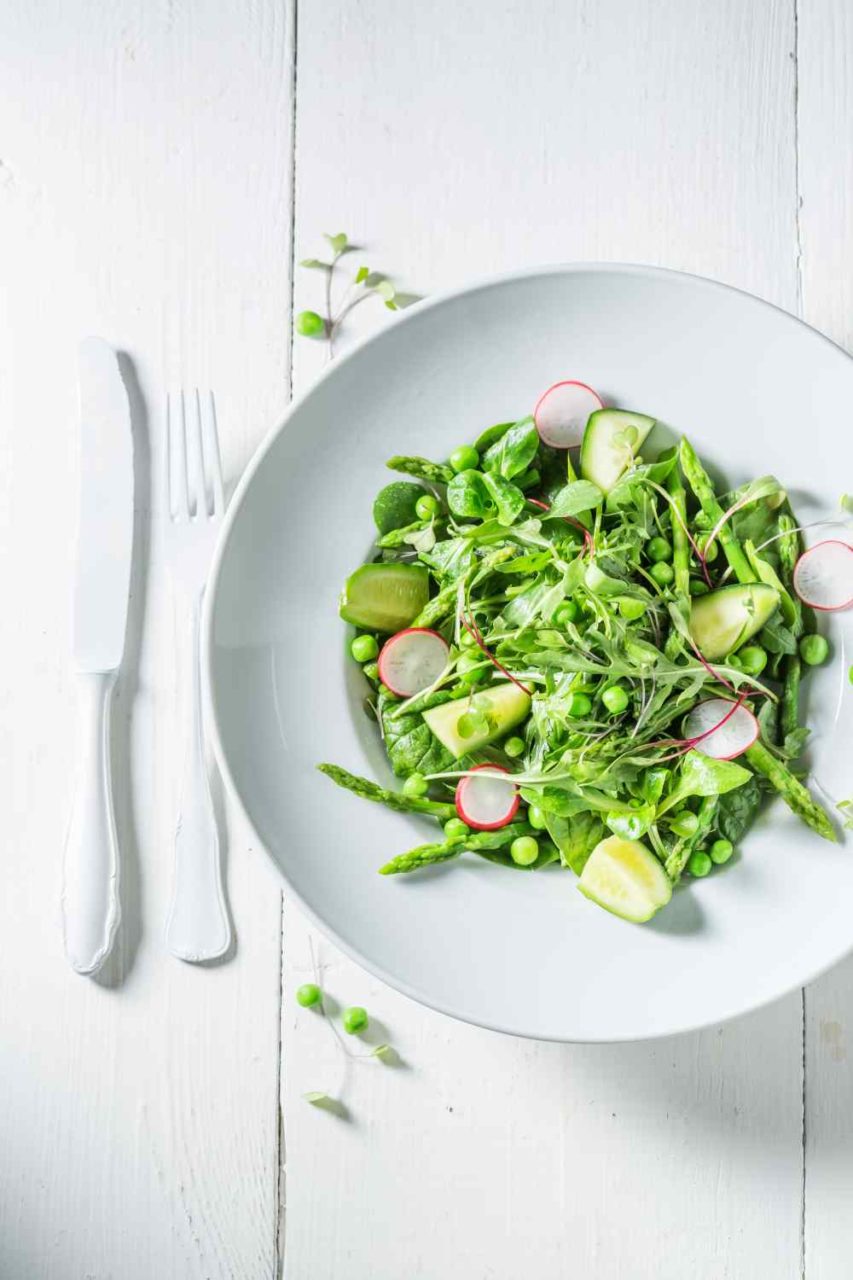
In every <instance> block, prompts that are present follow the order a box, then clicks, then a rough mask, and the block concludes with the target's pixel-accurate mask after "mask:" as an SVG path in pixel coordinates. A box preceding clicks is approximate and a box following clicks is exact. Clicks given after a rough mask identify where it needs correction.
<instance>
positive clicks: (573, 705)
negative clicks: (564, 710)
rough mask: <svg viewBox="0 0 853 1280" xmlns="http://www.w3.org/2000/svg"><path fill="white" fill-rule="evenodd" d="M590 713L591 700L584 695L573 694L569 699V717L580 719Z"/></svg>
mask: <svg viewBox="0 0 853 1280" xmlns="http://www.w3.org/2000/svg"><path fill="white" fill-rule="evenodd" d="M590 711H592V699H591V698H588V697H587V696H586V694H585V693H573V694H572V696H571V697H570V698H569V715H570V716H574V717H575V718H576V719H580V718H582V717H583V716H588V715H589V713H590Z"/></svg>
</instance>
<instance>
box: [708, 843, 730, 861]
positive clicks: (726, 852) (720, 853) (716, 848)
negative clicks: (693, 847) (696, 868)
mask: <svg viewBox="0 0 853 1280" xmlns="http://www.w3.org/2000/svg"><path fill="white" fill-rule="evenodd" d="M734 851H735V847H734V845H733V844H732V842H731V840H715V841H714V843H713V844H712V845H711V849H710V854H711V861H712V862H714V863H716V865H717V866H718V867H721V866H722V865H723V863H724V862H728V860H729V858H730V857H731V856H732V854H733V853H734Z"/></svg>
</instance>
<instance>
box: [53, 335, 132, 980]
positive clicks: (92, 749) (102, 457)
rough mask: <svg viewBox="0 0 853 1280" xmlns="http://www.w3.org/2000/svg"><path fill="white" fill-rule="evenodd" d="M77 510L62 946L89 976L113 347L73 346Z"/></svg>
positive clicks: (123, 500)
mask: <svg viewBox="0 0 853 1280" xmlns="http://www.w3.org/2000/svg"><path fill="white" fill-rule="evenodd" d="M79 380H80V510H79V523H78V539H77V574H76V589H75V593H74V639H73V656H74V663H75V666H76V668H77V671H78V679H79V684H80V712H79V722H80V729H79V734H80V740H79V748H78V752H77V769H78V778H77V791H76V796H75V801H74V808H73V811H72V816H71V823H70V825H69V829H68V837H67V840H66V845H65V860H64V883H63V889H62V915H63V929H64V934H65V950H66V954H67V955H68V959H69V961H70V962H71V965H72V967H73V968H74V969H76V970H77V972H78V973H84V974H92V973H97V971H98V969H100V967H101V965H102V964H103V962H104V961H105V960H106V958H107V956H108V955H109V953H110V951H111V949H112V945H113V942H114V940H115V936H116V932H117V930H118V925H119V919H120V915H121V910H120V906H119V850H118V840H117V838H116V826H115V818H114V813H113V797H112V772H111V768H110V703H111V699H112V691H113V687H114V685H115V682H116V677H117V675H118V670H119V667H120V666H121V661H122V655H123V653H124V639H125V631H126V628H127V608H128V599H129V591H130V570H131V562H132V556H133V434H132V430H131V419H130V404H129V402H128V398H127V391H126V389H125V386H124V382H123V380H122V377H121V372H120V370H119V366H118V359H117V356H116V353H115V351H114V350H113V349H112V347H110V346H109V345H108V343H106V342H104V341H103V339H101V338H86V339H84V341H83V342H82V343H81V344H80V350H79Z"/></svg>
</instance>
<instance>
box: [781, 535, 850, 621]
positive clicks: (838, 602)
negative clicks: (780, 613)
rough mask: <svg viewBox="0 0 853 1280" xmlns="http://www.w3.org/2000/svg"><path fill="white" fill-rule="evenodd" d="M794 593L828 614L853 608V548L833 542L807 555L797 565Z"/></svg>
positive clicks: (814, 607)
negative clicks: (852, 605)
mask: <svg viewBox="0 0 853 1280" xmlns="http://www.w3.org/2000/svg"><path fill="white" fill-rule="evenodd" d="M794 590H795V591H796V593H797V595H798V596H799V597H800V599H801V600H802V601H803V603H804V604H808V605H811V607H812V609H822V610H823V611H824V612H831V611H833V610H835V609H846V608H847V607H848V605H851V604H853V547H851V546H849V545H848V544H847V543H846V542H839V541H838V540H837V539H836V538H830V539H828V540H827V541H826V542H819V543H818V544H817V546H815V547H811V548H810V550H808V551H804V552H803V554H802V555H801V556H800V558H799V560H798V561H797V563H796V564H795V565H794Z"/></svg>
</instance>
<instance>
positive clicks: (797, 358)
mask: <svg viewBox="0 0 853 1280" xmlns="http://www.w3.org/2000/svg"><path fill="white" fill-rule="evenodd" d="M561 377H577V378H581V379H582V380H583V381H585V382H588V383H590V384H591V385H592V386H594V387H596V388H597V389H598V390H599V391H600V392H601V394H602V395H603V396H604V398H605V400H606V401H607V402H608V403H611V404H616V405H621V406H623V407H627V408H633V409H638V410H642V411H643V412H644V413H650V414H653V415H654V416H655V417H657V418H658V419H659V420H660V421H661V422H662V423H663V424H666V425H668V426H670V427H672V428H675V429H676V430H679V431H681V430H683V431H685V432H687V433H689V435H690V437H691V439H692V440H693V441H694V443H695V444H696V446H697V447H698V448H699V450H700V451H701V453H702V455H703V456H704V457H705V458H706V459H708V460H710V462H711V463H712V466H713V468H715V469H716V470H717V471H718V472H720V473H722V474H724V475H725V476H726V477H727V479H728V481H729V482H730V483H731V484H738V483H741V482H743V481H744V480H746V479H748V478H751V477H755V476H758V475H762V474H765V473H767V472H773V473H775V474H776V475H778V476H779V477H780V478H782V479H783V480H784V482H785V483H786V484H787V485H788V486H789V488H790V490H791V494H792V498H793V500H794V503H795V507H796V509H797V511H798V512H799V513H800V514H801V518H803V519H808V518H815V516H817V515H820V514H826V513H827V512H830V511H832V510H834V509H836V510H837V504H838V498H839V496H840V492H841V490H842V489H843V487H844V486H845V485H850V484H851V478H853V446H851V441H852V440H853V432H851V421H853V361H851V360H850V358H849V357H848V356H847V355H845V354H844V353H843V352H842V351H841V350H839V348H837V347H835V346H834V345H833V344H832V343H831V342H829V341H828V340H827V339H826V338H824V337H822V336H821V335H820V334H818V333H816V332H814V330H812V329H809V328H808V327H806V326H805V325H803V324H801V323H800V322H798V321H797V320H795V319H793V318H792V317H791V316H789V315H787V314H785V313H784V312H782V311H779V310H777V309H776V308H774V307H771V306H769V305H768V304H766V303H763V302H760V301H758V300H757V299H755V298H752V297H749V296H748V295H746V294H743V293H739V292H737V291H735V290H733V289H729V288H726V287H725V286H722V285H719V284H714V283H711V282H709V281H706V280H701V279H697V278H695V277H691V276H686V275H681V274H677V273H674V272H668V271H660V270H652V269H648V268H642V267H624V266H590V265H578V266H568V267H557V268H547V269H541V270H535V271H528V272H525V273H522V274H519V275H513V276H508V277H503V278H500V279H497V280H493V281H491V282H489V283H486V284H483V285H480V286H477V287H475V288H470V289H466V290H463V291H461V292H459V293H455V294H452V295H449V296H446V297H443V298H438V299H435V300H434V301H430V302H427V303H425V304H421V305H420V306H418V307H416V308H414V309H413V310H411V311H409V312H407V313H406V314H405V315H404V316H402V317H401V318H400V319H399V320H398V321H397V322H396V323H394V324H393V325H391V326H390V327H389V328H387V329H386V330H384V331H383V332H382V333H380V334H378V335H377V336H376V337H374V338H372V339H371V340H370V341H368V342H366V343H364V344H363V345H362V346H360V347H359V348H357V349H356V350H354V351H353V352H352V353H351V354H350V355H348V356H346V357H344V358H343V359H340V360H339V361H338V362H336V363H335V364H334V365H333V366H332V367H331V368H330V370H329V372H328V373H327V374H326V375H325V376H324V377H323V378H321V379H320V380H319V381H318V382H317V383H316V384H315V385H314V386H313V387H312V388H311V390H310V391H309V392H308V394H307V395H305V396H303V397H302V398H301V399H300V400H299V401H298V402H297V403H295V404H294V405H293V407H292V408H291V410H290V412H289V414H288V415H287V418H286V419H285V421H284V422H283V423H282V424H281V426H279V427H278V428H277V429H276V430H275V431H274V432H273V433H272V434H271V435H270V437H269V438H268V439H267V441H266V443H265V444H264V446H263V447H262V449H261V450H260V451H259V453H258V455H257V456H256V458H255V460H254V462H253V464H252V465H251V466H250V467H249V470H248V471H247V473H246V475H245V476H244V477H243V480H242V482H241V484H240V486H239V489H238V492H237V495H236V497H235V499H234V501H233V503H232V505H231V509H230V511H229V513H228V518H227V521H226V525H225V529H224V530H223V535H222V539H221V541H220V544H219V550H218V554H217V557H216V563H215V567H214V571H213V576H212V581H211V585H210V589H209V591H208V605H207V611H206V623H205V651H206V665H207V670H208V676H209V679H210V682H211V692H212V700H213V708H214V721H215V724H214V732H215V740H216V746H217V754H218V758H219V762H220V765H221V767H222V770H223V772H224V774H225V776H226V777H227V779H228V781H229V782H230V784H231V787H232V788H233V790H234V792H235V794H236V795H237V797H238V798H239V801H240V803H241V804H242V806H243V808H244V809H245V811H246V814H247V815H248V817H249V819H250V820H251V822H252V824H253V826H254V828H255V830H256V832H257V834H258V837H259V839H260V840H261V841H262V843H263V844H264V845H265V847H266V848H267V849H268V850H269V853H270V855H271V856H272V857H273V859H274V860H275V862H276V863H277V865H278V866H279V868H280V869H281V872H282V875H283V876H284V877H285V880H286V881H287V883H288V885H289V886H290V889H291V890H292V891H293V892H294V893H295V894H296V896H297V897H298V898H299V900H300V902H301V903H302V904H303V906H304V907H305V909H306V910H307V911H308V913H309V915H310V916H311V917H312V919H313V920H314V921H315V922H316V923H317V924H318V925H319V926H320V927H321V928H322V929H324V930H325V932H326V933H328V934H329V935H330V936H331V937H333V938H334V939H335V941H336V942H337V943H338V944H339V945H341V946H342V947H343V948H344V949H345V950H346V951H348V952H349V953H350V954H351V955H352V956H354V957H355V958H356V959H357V960H358V961H360V962H361V963H362V964H364V965H365V966H366V967H367V968H369V969H371V970H372V971H374V972H375V973H377V974H379V975H380V976H381V977H383V978H384V979H385V980H386V981H388V982H390V983H391V984H392V985H394V986H395V987H398V988H399V989H400V990H402V991H404V992H406V993H407V994H409V995H411V996H413V997H415V998H416V999H418V1000H421V1001H423V1002H424V1003H425V1004H429V1005H432V1006H433V1007H435V1008H437V1009H441V1010H443V1011H445V1012H447V1013H450V1014H453V1015H454V1016H456V1017H459V1018H464V1019H467V1020H469V1021H471V1022H476V1023H480V1024H482V1025H484V1026H489V1027H493V1028H497V1029H500V1030H503V1031H510V1032H515V1033H518V1034H520V1035H525V1036H534V1037H542V1038H550V1039H556V1040H627V1039H638V1038H642V1037H647V1036H658V1035H665V1034H668V1033H672V1032H676V1031H682V1030H686V1029H688V1028H695V1027H698V1026H702V1025H705V1024H708V1023H713V1022H717V1021H719V1020H721V1019H724V1018H728V1017H731V1016H733V1015H735V1014H739V1013H743V1012H745V1011H746V1010H749V1009H753V1008H755V1007H756V1006H758V1005H760V1004H763V1003H765V1002H766V1001H769V1000H772V999H774V998H775V997H777V996H779V995H781V994H782V993H784V992H786V991H788V990H790V989H791V988H794V987H797V986H799V985H800V984H801V983H803V982H805V981H807V980H808V979H810V978H812V977H813V976H815V975H816V974H817V973H818V972H820V971H821V970H823V969H825V968H826V967H827V966H829V965H830V964H832V963H833V962H834V961H835V960H837V959H838V958H839V957H840V956H842V955H843V954H844V953H846V952H847V951H848V949H849V948H850V947H851V944H853V849H851V848H850V847H849V846H847V847H845V845H844V844H843V843H842V844H839V845H837V846H832V845H830V844H826V843H824V842H822V841H821V840H819V839H818V838H817V837H815V836H813V835H812V834H811V833H810V832H808V831H807V830H806V829H805V828H804V827H803V826H802V825H801V824H800V823H799V822H798V821H796V820H795V819H794V818H793V817H792V816H791V815H790V814H789V813H788V812H787V810H786V809H785V808H784V806H782V805H781V804H780V803H778V802H775V803H773V804H772V805H771V806H770V808H769V809H768V811H767V813H766V814H765V816H764V817H763V818H762V819H761V820H760V821H759V823H758V824H757V825H756V827H755V828H754V829H753V830H752V832H751V833H750V834H749V836H748V837H747V839H746V840H745V841H744V844H743V850H742V856H741V857H740V859H739V860H738V861H737V862H736V863H735V864H733V865H730V866H729V867H728V868H727V869H726V871H725V873H723V874H717V875H714V876H711V877H709V878H708V879H707V880H704V881H700V882H696V883H694V884H692V885H691V886H690V887H688V888H685V889H683V890H680V891H679V892H678V893H676V895H675V897H674V900H673V902H672V904H671V905H670V906H669V907H668V908H667V909H666V910H665V911H663V912H662V913H661V915H660V916H659V917H658V918H657V919H656V920H655V921H654V922H653V923H651V924H649V925H645V926H641V927H635V926H632V925H629V924H625V923H623V922H621V921H619V920H617V919H614V918H613V917H612V916H610V915H608V914H607V913H606V912H604V911H602V910H600V909H599V908H597V907H595V906H593V905H592V904H591V903H589V902H587V901H586V900H585V899H584V898H583V897H582V896H581V895H580V894H579V893H578V892H577V889H576V887H575V881H574V877H573V876H572V875H571V873H569V872H563V871H559V870H556V869H554V870H553V871H551V870H549V871H546V872H543V873H541V874H526V875H525V874H520V873H518V872H514V871H512V870H508V869H504V868H501V867H497V866H494V865H492V864H491V863H488V862H485V861H481V860H479V859H477V858H476V857H473V856H465V857H464V858H462V859H461V860H459V861H456V862H453V863H451V864H448V865H446V866H444V867H438V868H434V869H433V870H432V871H427V872H423V873H419V874H416V875H412V876H405V877H394V878H386V877H382V876H379V875H377V874H376V869H377V867H378V866H379V865H380V864H381V863H383V862H384V861H386V859H388V858H389V857H390V856H391V855H392V854H395V853H398V852H401V851H402V850H403V849H406V848H408V847H409V846H411V845H414V844H418V843H420V842H421V841H423V840H425V839H429V838H430V837H431V833H433V832H434V830H435V828H434V826H433V825H432V824H431V823H429V822H427V821H425V820H422V819H418V818H415V817H410V816H404V815H399V814H394V813H390V812H388V811H386V810H385V809H383V808H381V807H380V806H378V805H372V804H368V803H367V802H365V801H363V800H360V799H357V798H356V797H354V796H352V795H350V794H348V793H347V792H344V791H341V790H339V789H337V788H336V787H335V786H334V785H333V784H332V783H331V782H330V781H329V780H328V779H327V778H325V777H323V776H322V775H321V774H319V773H318V772H317V771H316V769H315V765H316V764H317V763H318V762H319V761H323V760H331V761H335V762H337V763H340V764H342V765H344V766H346V767H347V768H349V769H351V770H353V771H355V772H357V773H365V774H369V775H371V776H373V777H375V778H377V779H379V780H380V781H382V782H386V783H387V782H390V780H391V779H390V771H389V769H388V767H387V764H386V762H385V758H384V754H383V751H382V748H381V745H380V743H379V740H378V737H377V734H376V731H375V727H374V726H372V725H371V723H370V722H369V721H368V719H367V718H366V717H365V715H364V712H363V711H362V709H361V699H362V696H363V693H364V689H363V688H362V684H361V676H360V672H359V670H358V668H357V666H356V665H355V664H354V663H353V662H352V661H351V660H349V659H348V657H347V640H348V630H347V628H346V627H345V626H344V625H343V624H342V623H341V622H340V621H339V619H338V616H337V596H338V591H339V589H340V586H341V584H342V582H343V581H344V579H345V578H346V576H347V574H348V573H349V572H350V571H351V570H352V569H353V568H354V567H355V566H356V565H358V564H359V563H360V562H361V561H362V560H363V559H364V558H365V556H366V554H367V553H368V552H369V550H370V547H371V537H372V521H371V515H370V509H371V503H372V499H373V497H374V495H375V493H376V492H377V490H378V489H379V488H380V487H381V486H382V485H383V484H384V483H386V482H387V481H388V480H389V479H390V478H391V476H390V473H389V472H387V471H386V470H385V467H384V463H385V459H386V458H388V457H389V456H390V455H391V454H394V453H421V454H425V455H427V456H430V457H434V458H443V457H446V455H447V454H448V453H449V452H450V450H451V449H452V448H453V447H454V446H455V445H457V444H460V443H462V442H465V441H469V440H471V439H472V438H473V437H474V436H476V435H477V433H478V432H479V431H480V430H481V429H482V428H483V427H485V426H487V425H489V424H490V423H492V422H499V421H505V420H506V419H508V418H516V417H521V416H523V415H524V414H525V413H527V412H529V411H530V410H531V407H532V406H533V404H534V403H535V401H536V398H537V396H538V394H539V393H540V392H541V391H542V390H543V388H545V387H547V386H548V385H549V384H550V383H552V382H554V381H555V380H557V379H559V378H561ZM849 625H850V618H849V616H845V615H828V616H827V618H826V619H824V622H823V623H822V626H825V627H826V628H827V629H828V631H829V633H830V634H831V635H833V636H834V637H835V639H834V641H833V643H834V658H833V662H832V663H831V665H830V666H828V667H827V668H824V669H822V670H820V671H819V672H818V673H817V675H816V676H815V678H814V679H813V680H812V681H810V685H809V688H810V694H809V718H810V720H811V722H812V723H814V724H815V725H816V726H817V732H816V734H815V742H814V746H813V749H812V760H813V764H814V768H815V770H816V772H817V775H818V776H819V777H820V779H821V781H822V782H823V783H824V784H825V785H826V786H827V787H828V788H829V789H830V791H831V792H833V793H834V794H835V796H836V798H841V796H843V795H844V794H845V791H846V792H848V793H849V792H853V770H851V771H850V772H849V775H848V776H847V777H846V778H845V769H844V760H843V755H844V754H845V753H847V754H848V755H849V748H850V736H851V735H850V732H849V730H850V727H851V722H850V717H849V715H847V710H846V708H847V703H848V702H850V701H853V689H850V688H849V686H847V685H846V671H847V665H848V662H849V657H848V658H845V656H844V654H843V652H842V648H843V639H842V633H843V632H844V630H845V629H847V630H849ZM845 689H846V694H844V690H845ZM845 698H846V700H847V701H846V702H845ZM839 702H840V703H841V705H842V713H843V714H842V723H841V724H840V725H839V723H838V722H837V716H836V711H837V706H836V704H837V703H839ZM845 716H846V717H847V728H846V729H845V726H844V723H843V720H844V717H845ZM841 746H843V748H844V751H843V752H842V751H841V750H840V747H841ZM245 927H251V926H250V925H249V924H247V925H246V926H245Z"/></svg>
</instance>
